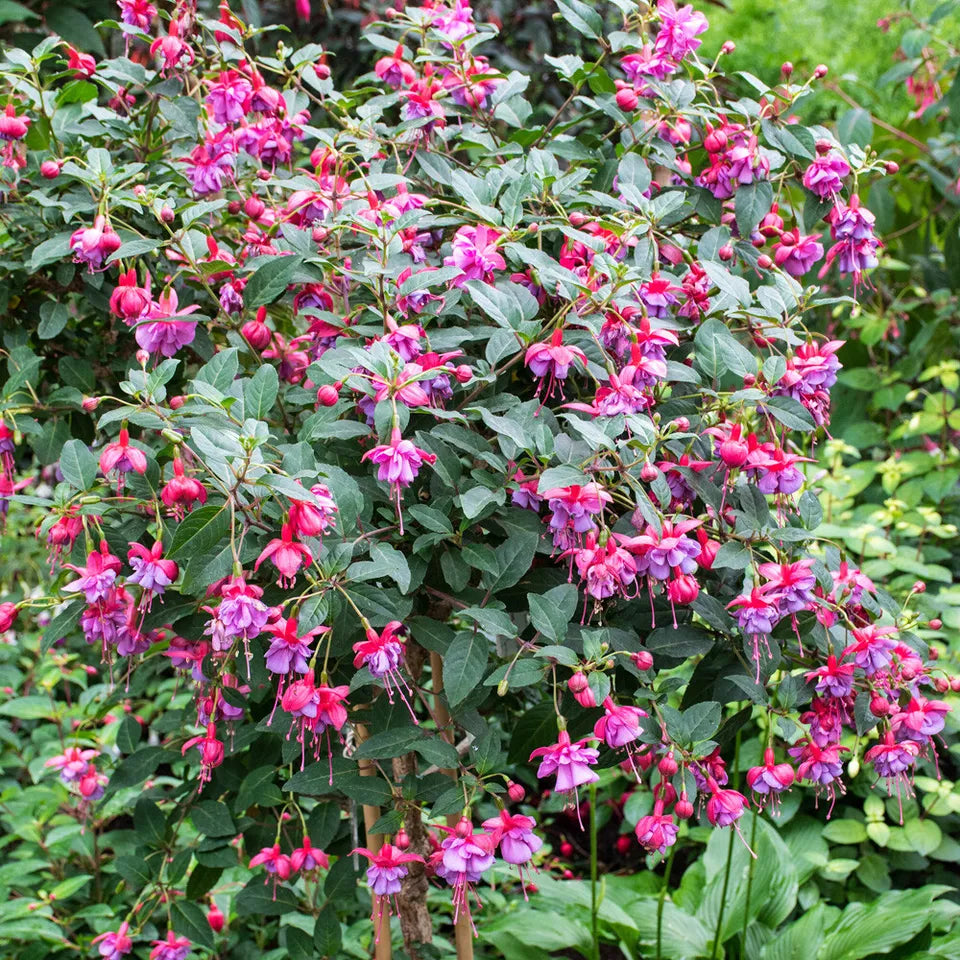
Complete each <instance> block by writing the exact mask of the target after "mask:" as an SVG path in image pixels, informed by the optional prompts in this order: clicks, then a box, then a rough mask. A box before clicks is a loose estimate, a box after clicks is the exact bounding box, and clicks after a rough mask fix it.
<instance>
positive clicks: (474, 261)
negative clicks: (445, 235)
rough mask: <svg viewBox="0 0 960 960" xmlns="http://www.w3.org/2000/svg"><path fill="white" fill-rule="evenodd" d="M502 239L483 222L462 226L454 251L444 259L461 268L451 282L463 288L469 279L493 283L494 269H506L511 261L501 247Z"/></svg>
mask: <svg viewBox="0 0 960 960" xmlns="http://www.w3.org/2000/svg"><path fill="white" fill-rule="evenodd" d="M500 239H501V235H500V233H499V232H498V231H497V230H494V229H493V228H492V227H486V226H484V225H483V224H480V225H478V226H476V227H474V226H466V227H460V229H459V230H457V232H456V234H455V235H454V238H453V253H452V254H451V256H449V257H446V258H445V259H444V261H443V262H444V265H445V266H448V267H450V266H453V267H456V268H457V269H458V270H459V271H460V274H459V276H457V277H455V278H454V279H453V280H452V281H451V283H452V284H453V285H454V286H455V287H460V286H463V284H464V283H466V282H467V281H468V280H483V281H486V282H489V281H490V279H491V276H492V274H493V271H494V270H505V269H506V266H507V261H506V260H504V259H503V255H502V254H501V253H500V252H499V251H498V250H497V244H498V242H499V241H500Z"/></svg>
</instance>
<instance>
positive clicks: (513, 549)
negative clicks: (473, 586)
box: [485, 529, 540, 593]
mask: <svg viewBox="0 0 960 960" xmlns="http://www.w3.org/2000/svg"><path fill="white" fill-rule="evenodd" d="M539 543H540V535H539V534H538V533H535V532H534V531H532V530H519V529H518V530H515V531H513V532H511V534H510V536H509V537H508V538H507V540H506V541H505V542H504V543H502V544H500V546H499V547H497V549H496V550H495V551H494V554H495V555H496V558H497V572H496V574H491V575H490V576H489V577H488V578H485V579H486V582H487V588H488V589H489V590H490V592H491V593H496V592H497V591H499V590H505V589H506V588H507V587H512V586H513V585H514V584H515V583H517V582H519V581H520V580H521V579H522V578H523V577H524V576H525V575H526V574H528V573H529V572H530V567H531V565H532V564H533V558H534V556H535V555H536V552H537V546H538V544H539Z"/></svg>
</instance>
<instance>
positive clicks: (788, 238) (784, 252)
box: [773, 227, 823, 277]
mask: <svg viewBox="0 0 960 960" xmlns="http://www.w3.org/2000/svg"><path fill="white" fill-rule="evenodd" d="M820 237H821V234H819V233H811V234H809V235H807V236H801V234H800V228H799V227H794V228H793V230H787V231H785V232H783V233H781V234H780V239H779V240H778V241H777V242H776V243H775V244H774V245H773V260H774V263H776V265H777V266H778V267H782V268H783V270H785V271H786V272H787V273H789V274H790V275H791V276H792V277H802V276H803V275H804V274H805V273H808V272H809V271H810V269H811V268H812V267H813V265H814V264H815V263H817V262H818V261H819V260H821V259H822V258H823V244H822V243H818V242H817V241H818V240H819V239H820Z"/></svg>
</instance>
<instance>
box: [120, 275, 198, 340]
mask: <svg viewBox="0 0 960 960" xmlns="http://www.w3.org/2000/svg"><path fill="white" fill-rule="evenodd" d="M199 309H200V307H199V306H198V305H197V304H191V305H190V306H189V307H184V308H183V309H180V308H179V307H178V304H177V294H176V291H175V290H173V289H172V288H171V289H169V290H167V291H166V292H165V293H164V294H162V295H161V297H160V299H159V300H158V301H157V302H156V303H154V304H152V305H151V306H150V307H148V308H147V310H146V312H145V313H144V314H143V316H142V317H140V319H139V321H138V323H137V326H136V330H135V331H134V337H136V340H137V343H138V344H140V346H141V347H143V349H144V350H146V351H147V352H148V353H160V354H162V355H163V356H165V357H172V356H173V355H174V354H176V353H177V352H178V351H179V350H180V349H181V348H182V347H186V346H188V345H189V344H191V343H193V340H194V337H196V335H197V321H196V320H186V319H184V318H185V317H186V316H187V315H188V314H191V313H194V312H196V311H197V310H199Z"/></svg>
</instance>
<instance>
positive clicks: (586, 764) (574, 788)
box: [530, 730, 600, 827]
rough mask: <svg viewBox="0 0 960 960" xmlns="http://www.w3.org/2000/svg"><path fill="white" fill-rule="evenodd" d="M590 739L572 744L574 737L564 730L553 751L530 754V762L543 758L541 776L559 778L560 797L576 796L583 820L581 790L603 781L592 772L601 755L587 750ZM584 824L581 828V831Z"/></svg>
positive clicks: (578, 811)
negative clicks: (571, 737) (565, 794)
mask: <svg viewBox="0 0 960 960" xmlns="http://www.w3.org/2000/svg"><path fill="white" fill-rule="evenodd" d="M589 739H590V738H589V737H585V738H584V739H582V740H577V741H575V742H571V741H570V734H569V733H567V731H566V730H561V731H560V735H559V736H558V737H557V742H556V743H555V744H552V745H551V746H549V747H537V749H536V750H534V751H533V752H532V753H531V754H530V759H531V760H533V759H534V757H542V759H541V761H540V766H539V767H538V768H537V776H538V777H539V778H540V779H541V780H542V779H543V778H544V777H550V776H556V778H557V779H556V782H555V784H554V789H555V790H556V791H557V792H558V793H572V794H573V797H574V803H575V805H576V807H577V816H578V817H579V816H580V799H579V793H578V790H579V788H580V787H582V786H583V785H584V784H587V783H596V782H597V780H599V779H600V777H599V776H598V775H597V774H596V772H595V771H593V770H591V769H590V768H591V767H592V766H593V765H594V764H595V763H596V762H597V759H598V758H599V756H600V752H599V751H598V750H597V749H596V748H594V747H585V746H584V744H585V743H587V741H588V740H589ZM582 826H583V824H581V827H582Z"/></svg>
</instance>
